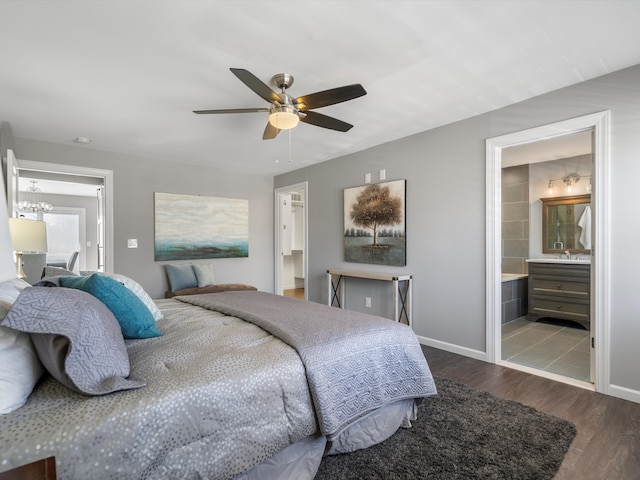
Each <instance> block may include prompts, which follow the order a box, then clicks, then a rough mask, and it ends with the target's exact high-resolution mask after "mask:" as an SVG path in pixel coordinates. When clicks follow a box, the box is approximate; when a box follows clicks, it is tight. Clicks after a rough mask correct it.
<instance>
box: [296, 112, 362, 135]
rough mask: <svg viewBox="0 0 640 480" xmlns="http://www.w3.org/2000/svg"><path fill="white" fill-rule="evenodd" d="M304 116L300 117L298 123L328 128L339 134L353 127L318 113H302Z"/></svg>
mask: <svg viewBox="0 0 640 480" xmlns="http://www.w3.org/2000/svg"><path fill="white" fill-rule="evenodd" d="M304 113H305V115H304V116H303V115H300V121H301V122H304V123H309V124H311V125H315V126H316V127H322V128H328V129H331V130H337V131H339V132H347V131H349V130H351V128H353V125H351V124H350V123H347V122H343V121H342V120H338V119H337V118H333V117H329V116H328V115H323V114H321V113H318V112H310V111H307V112H304Z"/></svg>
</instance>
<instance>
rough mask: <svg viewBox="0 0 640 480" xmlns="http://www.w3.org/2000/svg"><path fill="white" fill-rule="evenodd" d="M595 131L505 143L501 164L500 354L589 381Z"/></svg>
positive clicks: (522, 362) (590, 375) (548, 370)
mask: <svg viewBox="0 0 640 480" xmlns="http://www.w3.org/2000/svg"><path fill="white" fill-rule="evenodd" d="M592 134H593V130H585V131H582V132H578V133H570V134H566V135H561V136H558V137H554V138H552V139H545V140H540V141H537V142H532V143H528V144H525V145H516V146H511V147H506V148H504V149H503V150H502V169H501V173H502V181H501V184H502V201H501V204H502V239H501V241H502V258H501V264H502V278H501V280H502V319H501V320H502V325H501V331H502V342H501V347H502V355H501V359H502V361H503V362H505V363H506V362H508V363H514V364H516V365H518V366H524V367H530V368H534V369H537V370H542V371H544V372H547V373H552V374H555V375H559V376H564V377H567V378H569V379H574V380H577V381H581V382H585V383H592V377H593V376H592V372H591V369H592V362H591V358H590V357H591V353H592V351H593V349H591V348H590V337H591V332H592V331H593V327H594V322H592V321H591V319H590V317H589V310H590V308H589V306H590V305H589V304H590V295H589V293H590V288H589V287H590V267H591V265H590V260H591V247H592V241H591V231H592V229H591V218H592V217H594V213H596V212H595V211H594V209H592V208H591V204H590V197H591V180H592V175H591V174H592V163H593V155H592V141H593V140H592ZM595 216H597V215H595ZM567 252H569V253H567Z"/></svg>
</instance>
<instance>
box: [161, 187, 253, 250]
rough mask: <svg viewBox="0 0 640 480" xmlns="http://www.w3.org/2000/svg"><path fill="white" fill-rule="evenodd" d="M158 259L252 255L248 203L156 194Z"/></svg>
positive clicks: (193, 196) (204, 197)
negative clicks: (250, 252) (250, 253)
mask: <svg viewBox="0 0 640 480" xmlns="http://www.w3.org/2000/svg"><path fill="white" fill-rule="evenodd" d="M153 199H154V214H155V215H154V219H155V245H154V247H155V249H154V251H155V260H156V261H161V260H195V259H205V258H229V257H248V256H249V200H242V199H237V198H219V197H206V196H200V195H181V194H176V193H158V192H155V193H154V197H153Z"/></svg>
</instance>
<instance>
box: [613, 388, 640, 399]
mask: <svg viewBox="0 0 640 480" xmlns="http://www.w3.org/2000/svg"><path fill="white" fill-rule="evenodd" d="M607 393H608V395H611V396H612V397H617V398H621V399H623V400H629V401H630V402H635V403H640V391H638V390H631V389H630V388H627V387H621V386H620V385H609V391H608V392H607Z"/></svg>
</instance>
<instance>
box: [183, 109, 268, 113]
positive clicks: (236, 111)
mask: <svg viewBox="0 0 640 480" xmlns="http://www.w3.org/2000/svg"><path fill="white" fill-rule="evenodd" d="M268 111H269V109H268V108H226V109H222V110H194V111H193V113H199V114H202V113H206V114H208V113H255V112H268Z"/></svg>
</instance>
